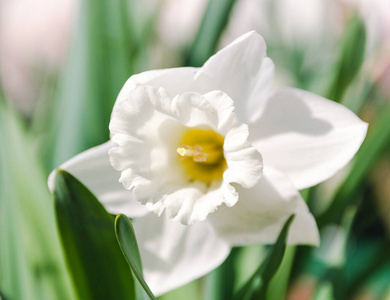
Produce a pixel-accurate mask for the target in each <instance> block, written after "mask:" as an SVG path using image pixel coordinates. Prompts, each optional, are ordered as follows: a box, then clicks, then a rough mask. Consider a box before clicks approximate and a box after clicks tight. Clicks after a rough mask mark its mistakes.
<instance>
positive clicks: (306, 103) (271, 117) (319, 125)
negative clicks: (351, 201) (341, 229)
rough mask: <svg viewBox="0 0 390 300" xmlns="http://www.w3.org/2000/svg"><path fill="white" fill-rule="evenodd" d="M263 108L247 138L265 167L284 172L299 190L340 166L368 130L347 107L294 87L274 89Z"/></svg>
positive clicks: (320, 180)
mask: <svg viewBox="0 0 390 300" xmlns="http://www.w3.org/2000/svg"><path fill="white" fill-rule="evenodd" d="M261 108H262V113H261V115H260V117H259V118H258V119H257V121H255V122H254V123H252V124H250V128H249V130H250V134H251V136H250V139H251V140H252V142H253V144H254V146H255V147H256V148H257V149H258V150H259V151H260V153H261V154H262V155H263V160H264V164H266V165H270V166H272V167H274V168H277V169H279V170H281V171H283V172H284V173H286V174H287V175H288V176H289V177H290V178H291V180H292V181H293V183H294V185H295V187H296V188H297V189H304V188H307V187H310V186H313V185H316V184H318V183H320V182H322V181H324V180H326V179H328V178H329V177H331V176H332V175H334V174H335V173H336V172H337V171H338V170H340V169H341V168H342V167H344V166H345V165H346V164H347V163H348V162H349V161H350V160H351V159H352V158H353V156H354V155H355V153H356V152H357V150H358V149H359V147H360V145H361V144H362V142H363V140H364V138H365V136H366V132H367V123H365V122H363V121H361V120H360V119H359V118H358V117H357V116H356V115H355V114H354V113H353V112H351V111H350V110H348V109H347V108H346V107H344V106H342V105H340V104H338V103H335V102H333V101H330V100H328V99H325V98H323V97H320V96H318V95H315V94H312V93H310V92H306V91H302V90H298V89H293V88H279V89H275V90H274V91H273V93H272V94H271V95H270V97H269V98H268V99H267V100H266V101H265V102H264V103H263V104H262V107H261Z"/></svg>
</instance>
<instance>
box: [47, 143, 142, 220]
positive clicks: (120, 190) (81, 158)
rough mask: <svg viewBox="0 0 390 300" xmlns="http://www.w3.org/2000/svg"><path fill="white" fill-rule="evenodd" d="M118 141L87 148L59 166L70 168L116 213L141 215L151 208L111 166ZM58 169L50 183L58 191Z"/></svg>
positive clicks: (60, 167) (68, 169) (51, 177)
mask: <svg viewBox="0 0 390 300" xmlns="http://www.w3.org/2000/svg"><path fill="white" fill-rule="evenodd" d="M114 146H115V144H114V143H113V142H111V141H109V142H107V143H104V144H102V145H99V146H97V147H94V148H91V149H89V150H87V151H84V152H82V153H80V154H78V155H76V156H74V157H73V158H71V159H70V160H68V161H66V162H65V163H63V164H62V165H60V166H59V167H58V168H59V169H63V170H66V171H67V172H69V173H71V174H72V175H73V176H75V177H76V178H77V179H78V180H80V181H81V182H82V183H83V184H84V185H85V186H87V187H88V188H89V189H90V190H91V191H92V193H94V195H95V196H96V197H97V198H98V199H99V200H100V202H102V204H103V205H104V206H105V208H106V209H107V210H108V211H109V212H110V213H113V214H118V213H123V214H126V215H128V216H129V217H131V218H134V217H141V216H143V215H145V214H147V213H148V212H149V211H148V210H147V209H146V208H145V207H144V206H142V205H141V204H140V203H139V202H138V201H136V200H135V199H134V197H133V195H132V193H131V192H129V191H128V190H126V189H125V188H124V187H123V185H122V184H120V183H119V177H120V173H119V172H118V171H116V170H114V168H113V167H112V166H111V164H110V160H109V156H108V151H109V149H111V148H112V147H114ZM55 175H56V170H54V171H52V172H51V174H50V176H49V179H48V185H49V189H50V190H51V191H53V190H54V181H55V180H54V179H55Z"/></svg>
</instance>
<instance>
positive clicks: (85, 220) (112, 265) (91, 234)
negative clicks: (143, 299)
mask: <svg viewBox="0 0 390 300" xmlns="http://www.w3.org/2000/svg"><path fill="white" fill-rule="evenodd" d="M54 199H55V209H56V214H57V223H58V228H59V232H60V237H61V239H62V245H63V248H64V249H65V254H66V258H67V261H68V265H69V267H70V271H71V273H72V276H73V281H74V284H75V286H76V289H77V292H78V295H79V298H80V299H82V300H89V299H91V300H92V299H93V300H97V299H135V289H134V280H133V277H132V274H131V272H130V270H129V268H128V267H127V264H126V261H125V259H124V257H123V255H122V253H121V251H120V248H119V246H118V243H117V241H116V237H115V231H114V218H113V217H112V216H111V215H110V214H108V213H107V211H106V210H105V209H104V207H103V206H102V205H101V203H100V202H99V201H98V200H97V199H96V197H95V196H94V195H93V194H92V193H91V192H90V191H89V190H88V189H87V188H86V187H85V186H84V185H83V184H82V183H81V182H79V181H78V180H77V179H76V178H74V177H73V176H72V175H70V174H69V173H67V172H66V171H63V170H59V171H58V172H57V175H56V179H55V191H54Z"/></svg>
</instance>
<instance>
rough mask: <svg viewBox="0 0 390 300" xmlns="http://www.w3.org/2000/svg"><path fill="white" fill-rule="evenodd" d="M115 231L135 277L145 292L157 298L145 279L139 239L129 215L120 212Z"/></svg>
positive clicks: (152, 297) (153, 298) (153, 299)
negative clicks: (138, 243)
mask: <svg viewBox="0 0 390 300" xmlns="http://www.w3.org/2000/svg"><path fill="white" fill-rule="evenodd" d="M115 233H116V237H117V239H118V242H119V245H120V247H121V250H122V252H123V254H124V256H125V258H126V261H127V263H128V264H129V266H130V269H131V270H132V271H133V273H134V275H135V277H136V278H137V279H138V281H139V283H140V284H141V286H142V287H143V289H144V290H145V292H146V293H147V294H148V295H149V297H150V299H152V300H156V298H155V297H154V295H153V293H152V291H151V290H150V288H149V287H148V285H147V284H146V282H145V280H144V277H143V274H142V262H141V256H140V254H139V249H138V245H137V239H136V237H135V232H134V228H133V224H132V223H131V221H130V219H129V218H128V217H126V216H125V215H122V214H119V215H118V216H117V217H116V219H115Z"/></svg>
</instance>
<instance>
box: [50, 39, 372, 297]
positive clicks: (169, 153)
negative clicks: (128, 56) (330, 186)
mask: <svg viewBox="0 0 390 300" xmlns="http://www.w3.org/2000/svg"><path fill="white" fill-rule="evenodd" d="M273 73H274V65H273V63H272V61H271V60H270V59H269V58H267V57H266V45H265V43H264V40H263V39H262V37H261V36H259V35H258V34H257V33H256V32H249V33H247V34H245V35H243V36H241V37H240V38H239V39H237V40H235V41H234V42H233V43H231V44H230V45H228V46H227V47H226V48H224V49H222V50H221V51H219V52H218V53H217V54H216V55H214V56H213V57H211V58H210V59H209V60H208V61H207V62H206V63H205V64H204V66H203V67H202V68H177V69H165V70H154V71H149V72H145V73H141V74H138V75H134V76H132V77H131V78H130V79H129V80H128V82H127V83H126V84H125V86H124V87H123V89H122V91H121V92H120V94H119V96H118V99H117V102H116V104H115V106H114V109H113V113H112V118H111V123H110V131H111V141H109V142H107V143H106V144H103V145H101V146H98V147H95V148H92V149H90V150H88V151H86V152H84V153H81V154H80V155H78V156H76V157H74V158H72V159H71V160H69V161H68V162H66V163H65V164H63V165H62V166H61V167H60V168H63V169H65V170H68V171H69V172H71V173H73V174H74V175H75V176H76V177H78V178H79V179H80V180H81V181H82V182H84V183H85V184H86V185H87V186H88V187H89V188H90V189H91V190H92V191H93V192H94V193H95V194H96V195H97V197H98V198H99V199H100V201H101V202H102V203H103V204H104V205H105V207H106V208H107V210H108V211H110V212H111V213H125V214H127V215H128V216H129V217H132V218H134V227H135V230H136V234H137V239H138V243H139V246H140V251H141V256H142V260H143V265H144V274H145V278H146V281H147V282H148V284H149V285H150V287H151V289H152V290H153V292H154V293H156V294H157V295H159V294H161V293H164V292H166V291H168V290H171V289H173V288H176V287H178V286H180V285H183V284H185V283H187V282H189V281H191V280H193V279H196V278H198V277H200V276H202V275H204V274H206V273H208V272H209V271H211V270H212V269H214V268H216V267H217V266H218V265H219V264H221V263H222V262H223V260H224V259H225V258H226V257H227V255H228V254H229V251H230V248H231V247H232V246H235V245H247V244H254V243H273V242H274V241H275V239H276V237H277V235H278V233H279V231H280V229H281V227H282V225H283V223H284V221H285V220H286V218H287V217H288V216H289V215H290V214H292V213H295V214H296V217H295V220H294V222H293V224H292V226H291V229H290V232H289V237H288V242H289V243H290V244H313V245H316V244H318V231H317V227H316V224H315V221H314V218H313V217H312V215H311V214H310V213H309V211H308V209H307V207H306V204H305V202H304V201H303V199H302V198H301V196H300V194H299V192H298V190H299V189H304V188H307V187H310V186H313V185H316V184H318V183H319V182H321V181H323V180H325V179H327V178H329V177H330V176H332V175H333V174H334V173H335V172H337V171H338V170H339V169H340V168H342V167H343V166H345V165H346V164H347V163H348V162H349V161H350V160H351V158H352V157H353V156H354V154H355V153H356V151H357V150H358V148H359V147H360V145H361V143H362V141H363V139H364V137H365V134H366V130H367V124H366V123H364V122H362V121H361V120H360V119H359V118H358V117H356V116H355V115H354V114H353V113H352V112H351V111H349V110H348V109H346V108H345V107H343V106H341V105H340V104H337V103H335V102H332V101H330V100H327V99H324V98H322V97H320V96H317V95H314V94H312V93H309V92H305V91H301V90H297V89H291V88H273V89H271V88H270V85H271V83H272V79H273ZM245 124H246V125H245ZM118 171H119V172H118ZM53 177H54V173H52V175H51V178H50V179H49V185H50V186H51V188H53V186H52V184H53ZM118 181H120V183H119V182H118ZM140 203H142V204H145V205H141V204H140ZM145 207H146V208H147V209H145ZM150 211H153V212H154V213H150ZM164 211H165V214H166V216H164V215H161V214H163V212H164ZM170 219H173V220H170ZM181 223H182V224H181ZM183 224H190V225H183Z"/></svg>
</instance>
